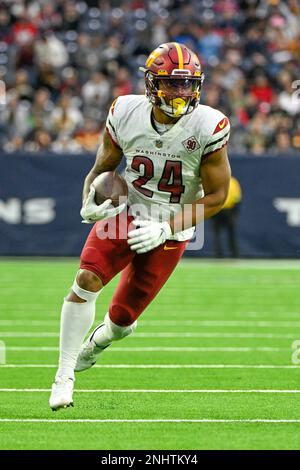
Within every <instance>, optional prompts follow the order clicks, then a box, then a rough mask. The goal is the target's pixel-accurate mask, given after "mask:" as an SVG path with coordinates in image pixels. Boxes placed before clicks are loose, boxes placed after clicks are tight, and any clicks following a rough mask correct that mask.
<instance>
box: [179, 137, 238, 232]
mask: <svg viewBox="0 0 300 470" xmlns="http://www.w3.org/2000/svg"><path fill="white" fill-rule="evenodd" d="M200 175H201V180H202V186H203V190H204V197H202V198H201V199H198V200H197V201H195V202H194V203H193V204H188V205H187V206H186V207H185V208H184V214H183V217H182V214H180V213H179V214H178V215H175V217H174V218H173V220H172V221H171V223H170V227H171V230H172V233H176V232H178V231H180V230H183V229H187V228H189V227H193V226H195V225H197V224H198V223H199V222H201V220H202V219H203V211H201V210H197V207H198V206H199V205H203V206H204V219H208V218H209V217H212V216H213V215H215V214H217V213H218V212H219V211H220V210H221V209H222V207H223V204H224V202H225V200H226V197H227V193H228V189H229V183H230V176H231V169H230V165H229V161H228V156H227V148H226V146H225V147H223V148H221V149H220V150H217V151H216V152H213V153H211V154H209V155H207V156H206V157H204V158H203V160H202V162H201V165H200ZM182 218H184V225H183V226H182Z"/></svg>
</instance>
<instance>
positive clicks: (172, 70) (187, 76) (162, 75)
mask: <svg viewBox="0 0 300 470" xmlns="http://www.w3.org/2000/svg"><path fill="white" fill-rule="evenodd" d="M140 70H142V71H143V72H145V86H146V95H147V97H148V98H149V100H150V101H151V103H152V104H154V105H155V106H158V107H159V108H160V109H161V110H162V111H163V112H164V113H165V114H167V115H168V116H172V117H177V116H182V115H184V114H189V113H191V112H192V111H193V110H194V109H195V107H196V106H197V105H198V104H199V101H200V91H201V87H202V83H203V80H204V74H203V72H202V71H201V65H200V61H199V59H198V57H197V55H196V54H195V53H194V52H193V51H191V50H190V49H189V48H188V47H186V46H185V45H184V44H179V43H177V42H168V43H166V44H161V45H160V46H158V47H157V48H156V49H155V50H154V51H153V52H151V54H150V55H149V57H148V58H147V60H146V64H145V67H140Z"/></svg>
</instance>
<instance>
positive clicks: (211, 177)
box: [128, 147, 231, 253]
mask: <svg viewBox="0 0 300 470" xmlns="http://www.w3.org/2000/svg"><path fill="white" fill-rule="evenodd" d="M200 173H201V179H202V186H203V189H204V194H205V196H204V197H202V198H201V199H198V200H197V201H195V202H194V203H193V204H187V205H186V206H185V207H183V210H182V212H180V213H177V214H176V215H175V216H174V218H173V220H171V221H170V223H168V222H152V221H147V220H143V221H140V220H137V221H133V222H132V223H133V224H134V225H135V226H136V227H138V228H136V229H134V230H131V231H130V232H129V233H128V237H129V240H128V244H129V245H130V248H131V249H132V250H134V251H136V252H137V253H146V252H147V251H149V250H152V249H153V248H155V247H156V246H158V245H160V244H162V243H164V242H165V241H166V240H167V239H168V238H169V237H170V236H171V235H172V234H174V233H176V232H180V231H181V230H184V229H187V228H190V227H193V226H195V225H197V224H198V223H199V222H201V220H203V218H205V219H207V218H209V217H212V216H213V215H214V214H216V213H217V212H219V211H220V210H221V208H222V206H223V204H224V202H225V200H226V197H227V193H228V188H229V182H230V175H231V170H230V166H229V162H228V157H227V151H226V147H223V148H222V149H220V150H216V151H215V152H213V153H210V154H209V155H208V156H207V157H205V158H204V159H203V162H202V164H201V168H200ZM199 206H202V207H203V206H204V212H203V211H202V210H200V211H199V210H197V208H198V207H199Z"/></svg>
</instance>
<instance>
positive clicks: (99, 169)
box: [80, 130, 126, 223]
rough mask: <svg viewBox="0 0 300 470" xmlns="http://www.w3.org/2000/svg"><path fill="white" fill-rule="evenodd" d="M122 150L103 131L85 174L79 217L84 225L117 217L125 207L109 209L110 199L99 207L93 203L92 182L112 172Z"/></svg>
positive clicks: (122, 205) (93, 189) (93, 191)
mask: <svg viewBox="0 0 300 470" xmlns="http://www.w3.org/2000/svg"><path fill="white" fill-rule="evenodd" d="M122 155H123V153H122V149H121V148H120V147H119V146H118V145H117V144H116V143H114V142H113V140H112V139H111V137H110V135H109V134H108V131H107V130H105V132H104V136H103V142H102V144H101V145H100V147H99V149H98V152H97V155H96V160H95V164H94V166H93V168H92V169H91V171H90V172H89V173H88V174H87V176H86V178H85V180H84V185H83V193H82V208H81V211H80V215H81V217H82V218H83V222H84V223H93V222H96V221H97V220H104V219H108V218H109V217H114V216H116V215H118V214H119V213H120V212H121V211H122V210H123V209H124V208H125V206H126V204H125V203H124V204H121V205H120V206H118V207H111V202H112V201H111V199H107V200H106V201H104V202H103V203H102V204H101V205H99V206H98V205H97V204H96V202H95V188H94V186H93V185H92V183H93V181H94V180H95V178H97V176H99V175H100V174H101V173H103V172H104V171H114V170H115V169H116V168H117V166H118V165H119V163H120V162H121V159H122Z"/></svg>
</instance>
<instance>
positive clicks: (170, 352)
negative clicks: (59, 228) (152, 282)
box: [0, 260, 300, 450]
mask: <svg viewBox="0 0 300 470" xmlns="http://www.w3.org/2000/svg"><path fill="white" fill-rule="evenodd" d="M299 268H300V263H297V262H294V263H292V262H285V261H281V262H264V261H259V262H243V261H240V262H236V263H230V262H223V263H213V262H212V263H208V262H203V261H202V262H188V261H185V262H182V263H181V264H180V266H179V267H178V268H177V270H176V272H175V273H174V274H173V276H172V278H171V279H170V280H169V282H168V283H167V284H166V286H165V287H164V289H163V290H162V291H161V293H160V294H159V295H158V297H157V299H156V300H155V301H154V302H153V303H152V305H151V306H150V307H149V308H148V309H147V310H146V311H145V312H144V314H143V315H142V317H141V319H140V321H139V325H138V328H137V330H136V332H135V334H134V335H133V336H131V337H128V338H126V339H124V340H123V341H121V342H118V343H115V344H114V345H112V346H111V347H110V348H108V349H107V350H106V351H105V352H104V353H103V356H102V361H101V364H99V365H98V366H97V367H95V368H93V369H91V370H88V371H86V372H82V373H80V374H77V378H76V384H75V388H76V391H75V393H74V404H75V406H74V408H69V409H67V410H60V411H58V412H56V413H54V412H52V411H51V410H50V409H49V408H48V399H49V392H50V386H51V383H52V379H53V376H54V373H55V367H56V363H57V358H58V350H57V346H58V333H59V314H60V306H61V302H62V298H63V296H64V295H65V293H66V291H67V289H68V287H69V286H70V285H71V284H72V281H73V276H74V273H75V271H76V269H77V262H76V261H75V262H74V261H68V260H66V261H64V260H60V261H45V260H41V261H25V260H24V261H6V260H1V261H0V279H1V284H0V293H1V296H0V312H1V313H0V330H1V334H0V340H2V341H3V342H4V343H5V346H6V355H7V357H6V364H5V365H2V366H0V448H1V449H123V450H125V449H181V450H183V449H300V366H297V365H296V364H295V363H293V362H292V354H293V349H292V343H293V342H294V341H295V340H300V308H299V289H300V269H299ZM116 281H117V280H116ZM115 284H116V282H112V283H111V284H110V285H109V286H108V287H106V288H105V289H104V291H103V293H102V294H101V296H100V298H99V301H98V309H97V323H99V321H100V320H101V319H102V317H103V315H104V314H105V312H106V310H107V306H108V304H109V300H110V297H111V295H112V292H113V289H114V286H115ZM299 344H300V343H299ZM294 356H295V357H294V359H295V360H296V361H297V359H299V358H300V354H299V355H298V354H297V351H294ZM294 362H295V361H294Z"/></svg>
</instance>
